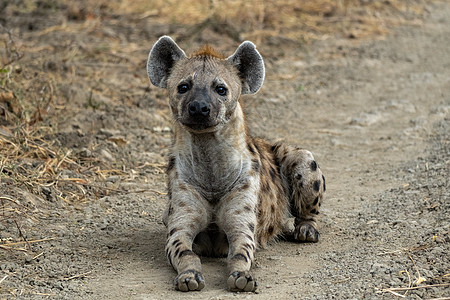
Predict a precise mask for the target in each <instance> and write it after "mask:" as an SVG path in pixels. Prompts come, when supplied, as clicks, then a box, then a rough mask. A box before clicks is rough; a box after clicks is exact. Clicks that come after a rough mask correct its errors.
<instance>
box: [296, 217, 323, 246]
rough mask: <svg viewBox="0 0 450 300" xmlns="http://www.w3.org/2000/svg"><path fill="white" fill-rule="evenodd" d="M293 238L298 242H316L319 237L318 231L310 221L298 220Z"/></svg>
mask: <svg viewBox="0 0 450 300" xmlns="http://www.w3.org/2000/svg"><path fill="white" fill-rule="evenodd" d="M294 239H295V240H296V241H299V242H314V243H317V242H318V241H319V239H320V233H319V231H317V229H316V228H315V227H314V226H313V225H311V224H310V223H305V222H300V223H299V224H296V225H295V229H294Z"/></svg>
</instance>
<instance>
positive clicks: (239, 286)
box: [227, 271, 258, 292]
mask: <svg viewBox="0 0 450 300" xmlns="http://www.w3.org/2000/svg"><path fill="white" fill-rule="evenodd" d="M227 283H228V288H229V289H230V291H232V292H254V291H256V287H257V286H258V283H257V282H256V280H255V279H254V278H253V277H252V275H251V274H250V273H249V272H237V271H236V272H233V273H231V275H230V277H228V280H227Z"/></svg>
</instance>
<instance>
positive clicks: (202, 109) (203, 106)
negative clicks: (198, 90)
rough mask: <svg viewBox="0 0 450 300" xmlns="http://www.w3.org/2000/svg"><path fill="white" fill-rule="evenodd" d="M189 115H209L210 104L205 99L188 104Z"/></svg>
mask: <svg viewBox="0 0 450 300" xmlns="http://www.w3.org/2000/svg"><path fill="white" fill-rule="evenodd" d="M188 110H189V115H190V116H191V117H199V116H203V117H207V116H209V112H210V109H209V105H208V103H206V102H205V101H192V102H191V103H189V105H188Z"/></svg>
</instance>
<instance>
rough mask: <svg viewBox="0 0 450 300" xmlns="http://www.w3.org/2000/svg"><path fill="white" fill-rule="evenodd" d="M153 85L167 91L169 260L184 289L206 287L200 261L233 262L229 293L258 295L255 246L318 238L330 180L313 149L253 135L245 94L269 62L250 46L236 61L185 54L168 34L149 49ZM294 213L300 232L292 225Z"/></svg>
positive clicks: (208, 53) (206, 51) (204, 51)
mask: <svg viewBox="0 0 450 300" xmlns="http://www.w3.org/2000/svg"><path fill="white" fill-rule="evenodd" d="M147 71H148V76H149V78H150V81H151V82H152V83H153V84H154V85H156V86H158V87H161V88H165V89H167V90H168V93H169V99H170V101H169V103H170V109H171V111H172V117H173V126H174V128H173V130H174V137H173V149H172V151H171V155H170V158H169V164H168V167H167V175H168V196H169V202H168V206H167V209H166V211H165V213H164V216H163V221H164V224H165V225H166V226H167V229H168V235H167V244H166V248H165V249H166V254H167V258H168V260H169V263H170V264H171V265H172V266H173V268H174V269H175V270H176V271H177V272H178V276H176V278H175V281H174V284H175V288H176V289H178V290H180V291H195V290H201V289H203V287H204V286H205V280H204V279H203V275H202V266H201V263H200V258H199V255H206V256H226V257H227V266H228V267H227V269H228V274H227V275H228V279H227V285H228V288H229V289H230V290H231V291H255V289H256V287H257V283H256V280H255V278H254V277H253V275H252V274H251V272H250V269H251V266H252V263H253V261H254V258H255V250H256V249H257V248H259V247H265V246H266V244H267V243H268V242H269V241H270V240H273V239H274V238H276V237H278V236H285V237H290V239H292V240H295V241H299V242H303V241H308V242H317V241H318V240H319V232H318V231H317V226H316V216H317V214H318V213H319V207H320V204H321V200H322V197H323V194H324V192H325V178H324V177H323V175H322V172H321V171H320V169H319V166H318V164H317V163H316V161H315V160H314V157H313V155H312V154H311V152H309V151H307V150H304V149H301V148H299V147H294V146H290V145H286V144H284V143H270V142H268V141H266V140H264V139H261V138H255V137H252V136H251V135H249V132H248V129H247V126H246V123H245V117H244V113H243V110H242V105H241V99H240V96H241V94H253V93H256V92H257V91H258V90H259V88H260V87H261V85H262V83H263V81H264V63H263V59H262V57H261V55H260V54H259V52H258V51H257V50H256V47H255V45H254V44H253V43H251V42H248V41H247V42H244V43H242V44H241V45H240V46H239V47H238V48H237V50H236V52H235V53H234V54H233V55H231V56H230V57H228V58H225V57H223V56H222V55H221V54H219V53H217V52H216V51H214V50H213V49H211V48H210V47H209V46H205V47H203V48H201V49H200V50H198V51H197V52H195V53H194V54H192V55H191V56H186V54H185V53H184V51H183V50H181V49H180V48H179V47H178V45H177V44H176V43H175V42H174V41H173V40H172V39H171V38H170V37H168V36H163V37H161V38H160V39H159V40H158V41H157V42H156V44H155V45H154V46H153V48H152V50H151V51H150V55H149V58H148V64H147ZM290 217H295V222H294V225H295V228H293V229H289V228H288V226H287V220H288V218H290Z"/></svg>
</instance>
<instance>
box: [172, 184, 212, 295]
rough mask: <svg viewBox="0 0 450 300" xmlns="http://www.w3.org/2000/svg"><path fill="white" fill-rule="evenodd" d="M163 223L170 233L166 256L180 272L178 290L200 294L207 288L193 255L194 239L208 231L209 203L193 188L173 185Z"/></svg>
mask: <svg viewBox="0 0 450 300" xmlns="http://www.w3.org/2000/svg"><path fill="white" fill-rule="evenodd" d="M172 191H173V193H172V197H171V199H170V202H169V207H168V209H167V211H166V212H165V216H164V223H165V224H166V226H167V229H168V237H167V244H166V254H167V258H168V260H169V263H170V264H171V265H172V266H173V268H174V269H175V270H176V271H177V273H178V276H177V277H176V278H175V280H174V285H175V288H176V289H177V290H180V291H183V292H188V291H199V290H201V289H203V288H204V287H205V280H204V279H203V276H202V273H201V272H202V266H201V262H200V258H199V257H198V255H197V254H195V253H194V252H193V251H192V244H193V241H194V238H195V237H196V236H197V234H198V233H199V232H201V231H202V230H204V229H205V228H206V227H207V224H208V222H209V219H210V213H209V209H208V203H207V201H206V200H204V199H203V198H202V197H201V196H200V195H199V194H198V193H197V192H196V191H195V190H194V189H193V188H190V187H189V186H187V185H184V184H176V183H174V189H173V190H172Z"/></svg>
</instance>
